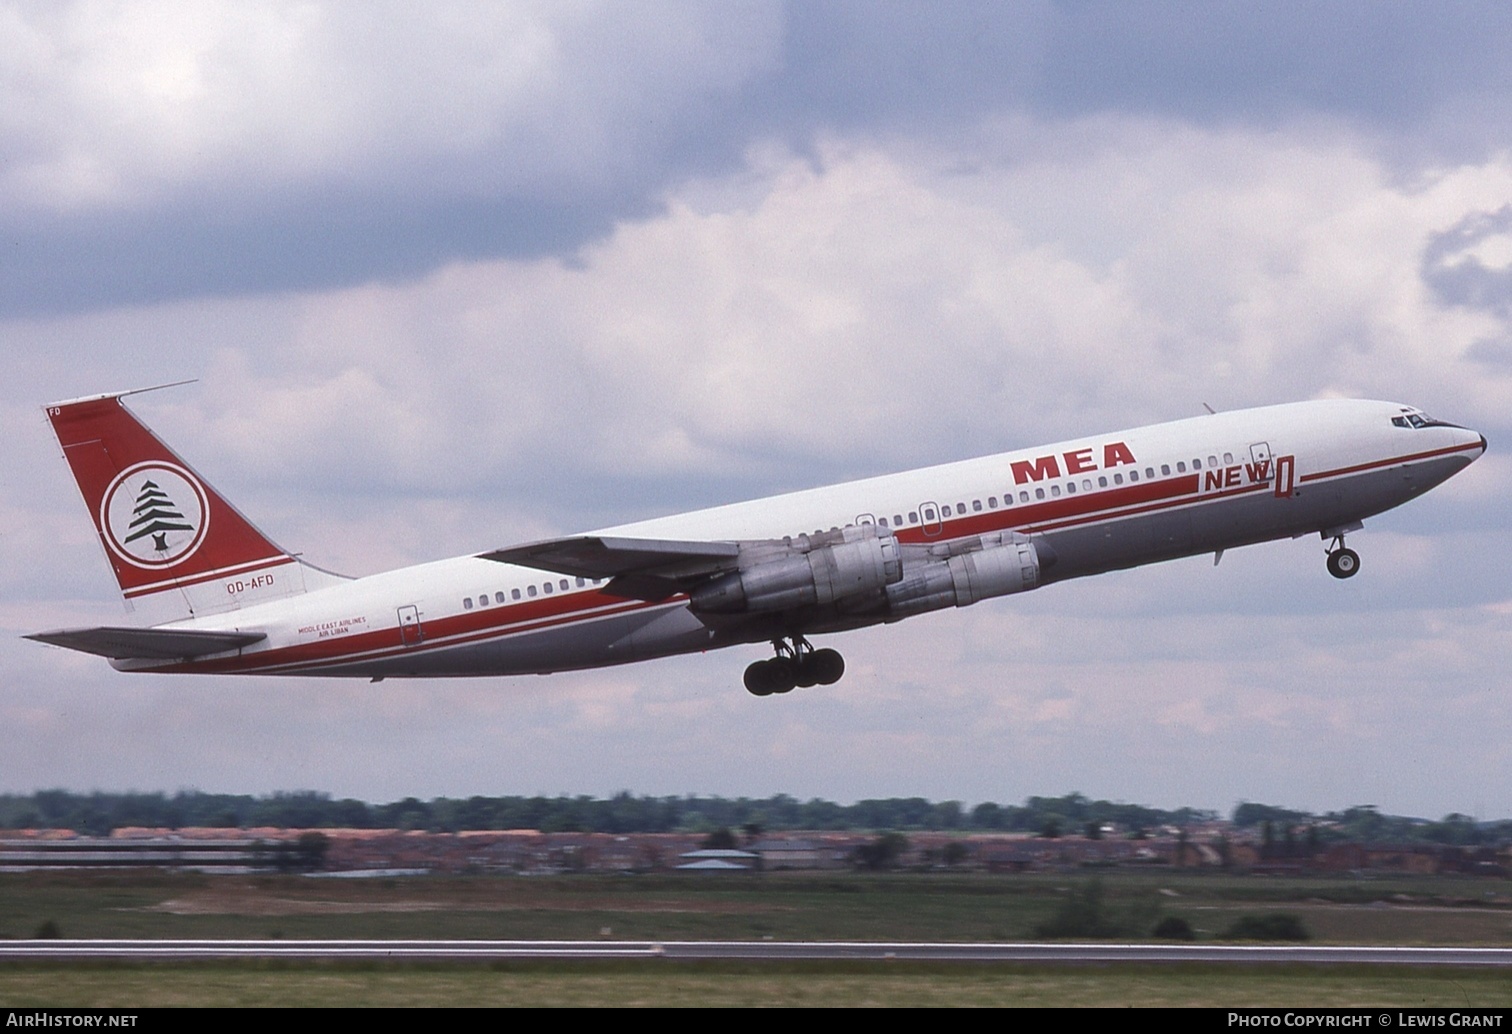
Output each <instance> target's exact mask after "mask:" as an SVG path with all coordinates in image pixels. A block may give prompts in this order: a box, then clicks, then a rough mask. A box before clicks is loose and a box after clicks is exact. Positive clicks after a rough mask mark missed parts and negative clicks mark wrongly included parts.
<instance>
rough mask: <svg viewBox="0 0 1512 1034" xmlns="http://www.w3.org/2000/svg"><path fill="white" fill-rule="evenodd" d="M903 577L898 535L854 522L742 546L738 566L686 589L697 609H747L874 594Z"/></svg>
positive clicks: (773, 608) (731, 611) (788, 606)
mask: <svg viewBox="0 0 1512 1034" xmlns="http://www.w3.org/2000/svg"><path fill="white" fill-rule="evenodd" d="M902 577H903V561H902V558H901V556H900V555H899V549H898V540H897V539H895V538H893V535H892V532H890V531H888V530H887V529H886V528H882V527H878V526H877V525H874V524H860V525H851V526H850V527H846V528H839V529H836V530H834V531H827V532H821V533H818V534H815V535H800V536H798V537H797V538H795V539H786V540H783V541H780V542H763V543H751V544H750V545H749V547H743V548H742V556H741V563H740V568H739V569H738V570H736V571H732V572H730V573H729V574H725V575H721V576H720V577H718V578H715V579H713V580H712V581H709V582H706V583H704V584H703V585H700V586H698V587H697V588H695V589H693V590H692V591H690V592H689V593H688V599H689V602H690V604H691V605H692V607H693V609H694V610H695V611H702V612H704V613H712V614H749V613H762V612H770V611H781V610H791V609H793V608H796V607H808V606H815V605H818V606H827V605H829V604H831V603H834V602H836V601H837V600H843V599H848V598H851V597H855V596H862V595H868V594H869V595H871V596H873V597H875V596H876V594H877V593H879V592H881V591H882V590H884V589H886V588H887V587H888V586H891V585H892V584H893V583H895V582H897V581H898V580H899V579H901V578H902Z"/></svg>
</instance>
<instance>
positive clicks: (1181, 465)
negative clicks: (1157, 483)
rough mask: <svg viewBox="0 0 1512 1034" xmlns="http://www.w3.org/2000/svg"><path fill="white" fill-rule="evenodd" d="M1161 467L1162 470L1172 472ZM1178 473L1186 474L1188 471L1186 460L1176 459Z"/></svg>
mask: <svg viewBox="0 0 1512 1034" xmlns="http://www.w3.org/2000/svg"><path fill="white" fill-rule="evenodd" d="M1160 469H1161V470H1162V471H1165V473H1167V474H1169V473H1170V471H1168V470H1166V469H1165V468H1164V467H1162V468H1160ZM1176 473H1178V474H1185V473H1186V460H1177V461H1176Z"/></svg>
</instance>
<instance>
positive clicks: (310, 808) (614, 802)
mask: <svg viewBox="0 0 1512 1034" xmlns="http://www.w3.org/2000/svg"><path fill="white" fill-rule="evenodd" d="M1218 817H1219V816H1218V813H1217V812H1213V811H1207V810H1203V809H1197V808H1177V809H1162V808H1150V807H1146V806H1144V805H1137V804H1126V803H1122V802H1115V801H1105V800H1093V799H1091V798H1089V797H1086V796H1085V795H1083V794H1080V793H1068V794H1065V795H1063V796H1060V797H1030V798H1028V799H1027V800H1025V801H1024V803H1023V804H1020V805H1013V804H997V803H993V802H984V803H982V804H978V805H976V806H974V807H971V808H967V807H966V806H965V805H964V804H963V803H962V802H960V801H929V800H926V799H925V798H922V797H890V798H879V799H875V800H863V801H857V802H855V803H854V804H837V803H835V802H833V801H826V800H822V799H819V798H813V799H811V800H807V801H800V800H798V799H797V798H795V797H791V796H789V795H787V794H778V795H776V796H773V797H766V798H749V797H737V798H725V797H712V796H710V797H705V796H696V795H690V796H681V797H678V796H670V797H649V796H636V795H633V794H631V793H629V792H621V793H617V794H615V795H613V796H612V797H604V798H598V797H591V796H586V795H579V796H557V797H545V796H535V797H523V796H502V797H485V796H473V797H466V798H461V797H436V798H433V799H431V800H428V801H423V800H420V799H418V798H415V797H406V798H404V799H403V800H399V801H391V802H389V803H386V804H372V803H369V802H366V801H360V800H355V799H353V798H339V799H338V798H333V797H331V795H329V794H325V793H319V792H316V791H296V792H286V793H274V794H269V795H266V796H254V795H251V794H214V793H201V792H199V791H196V790H184V791H179V792H177V793H173V794H165V793H104V792H95V793H75V792H72V791H69V790H42V791H38V792H37V793H33V794H5V795H0V829H69V830H74V831H76V832H78V833H83V834H91V835H96V836H104V835H106V834H108V833H110V832H111V831H112V830H115V829H119V828H122V827H127V826H148V827H158V828H167V829H177V828H182V827H188V826H201V827H212V828H224V829H228V830H229V829H245V828H249V827H254V826H274V827H278V828H283V829H330V828H343V827H344V828H356V829H407V830H430V831H433V832H461V831H463V830H503V829H537V830H541V831H542V832H547V833H568V832H582V833H679V832H681V833H708V832H711V831H713V830H717V829H732V830H742V831H744V832H745V833H746V834H747V835H748V836H749V835H752V834H759V833H761V832H762V831H767V830H773V831H775V830H796V829H806V830H836V831H876V830H907V831H922V830H930V831H960V832H1007V833H1032V834H1036V835H1040V836H1052V837H1053V836H1069V835H1078V836H1093V837H1100V836H1104V835H1108V836H1115V835H1116V836H1136V837H1137V836H1143V835H1148V834H1151V833H1155V832H1157V831H1161V830H1166V829H1171V828H1177V829H1183V828H1187V827H1190V826H1192V825H1195V824H1199V823H1204V822H1210V821H1214V820H1216V819H1217V818H1218ZM1232 821H1233V822H1234V824H1235V825H1237V826H1240V827H1254V826H1261V825H1262V824H1265V823H1270V824H1271V828H1272V829H1274V830H1286V829H1295V830H1299V831H1300V830H1304V829H1305V830H1311V832H1309V833H1307V834H1306V835H1308V836H1312V837H1318V836H1321V837H1323V838H1324V839H1326V840H1341V839H1348V840H1355V841H1359V842H1372V841H1375V842H1379V841H1387V840H1389V841H1399V842H1400V841H1427V842H1438V843H1460V844H1476V843H1491V842H1495V841H1497V840H1500V839H1506V838H1507V837H1509V836H1512V823H1509V822H1501V823H1484V822H1476V821H1474V820H1472V819H1470V818H1468V817H1467V816H1464V815H1449V816H1446V817H1445V818H1444V819H1443V820H1441V821H1440V822H1437V823H1432V822H1425V821H1423V820H1421V819H1411V818H1402V817H1396V816H1389V815H1383V814H1381V813H1380V812H1379V811H1378V810H1377V809H1375V808H1373V807H1369V806H1362V807H1356V808H1350V809H1347V810H1346V811H1343V812H1329V813H1326V814H1325V815H1312V814H1310V813H1307V812H1302V811H1295V810H1289V809H1285V808H1278V807H1274V806H1271V805H1263V804H1254V803H1249V802H1246V803H1243V804H1240V805H1239V806H1238V807H1236V808H1235V809H1234V812H1233V816H1232Z"/></svg>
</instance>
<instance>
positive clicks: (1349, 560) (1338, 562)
mask: <svg viewBox="0 0 1512 1034" xmlns="http://www.w3.org/2000/svg"><path fill="white" fill-rule="evenodd" d="M1359 570H1360V554H1358V553H1356V552H1355V551H1354V550H1352V549H1347V548H1345V547H1343V546H1340V547H1339V548H1338V549H1336V550H1334V551H1333V552H1332V553H1330V554H1328V573H1329V574H1331V575H1333V576H1334V577H1335V578H1353V577H1354V576H1355V574H1356V573H1357V572H1358V571H1359Z"/></svg>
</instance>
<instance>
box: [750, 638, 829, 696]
mask: <svg viewBox="0 0 1512 1034" xmlns="http://www.w3.org/2000/svg"><path fill="white" fill-rule="evenodd" d="M772 649H774V650H776V651H777V656H776V657H773V658H772V659H771V660H769V661H757V662H756V663H755V664H752V665H751V666H750V667H748V668H747V669H746V670H745V688H746V689H748V690H750V691H751V693H753V694H755V695H756V696H759V697H766V696H771V695H772V694H773V693H791V692H792V691H793V687H795V686H802V687H804V688H805V689H807V688H808V687H809V686H829V685H833V684H834V683H836V682H839V681H840V676H841V675H844V674H845V658H844V657H841V656H840V654H839V653H837V652H836V651H834V650H829V649H825V650H816V649H814V647H813V644H811V643H810V642H809V641H808V640H807V639H805V638H803V636H801V635H795V636H793V637H792V643H791V644H789V643H788V642H787V641H785V640H783V639H773V640H772Z"/></svg>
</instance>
